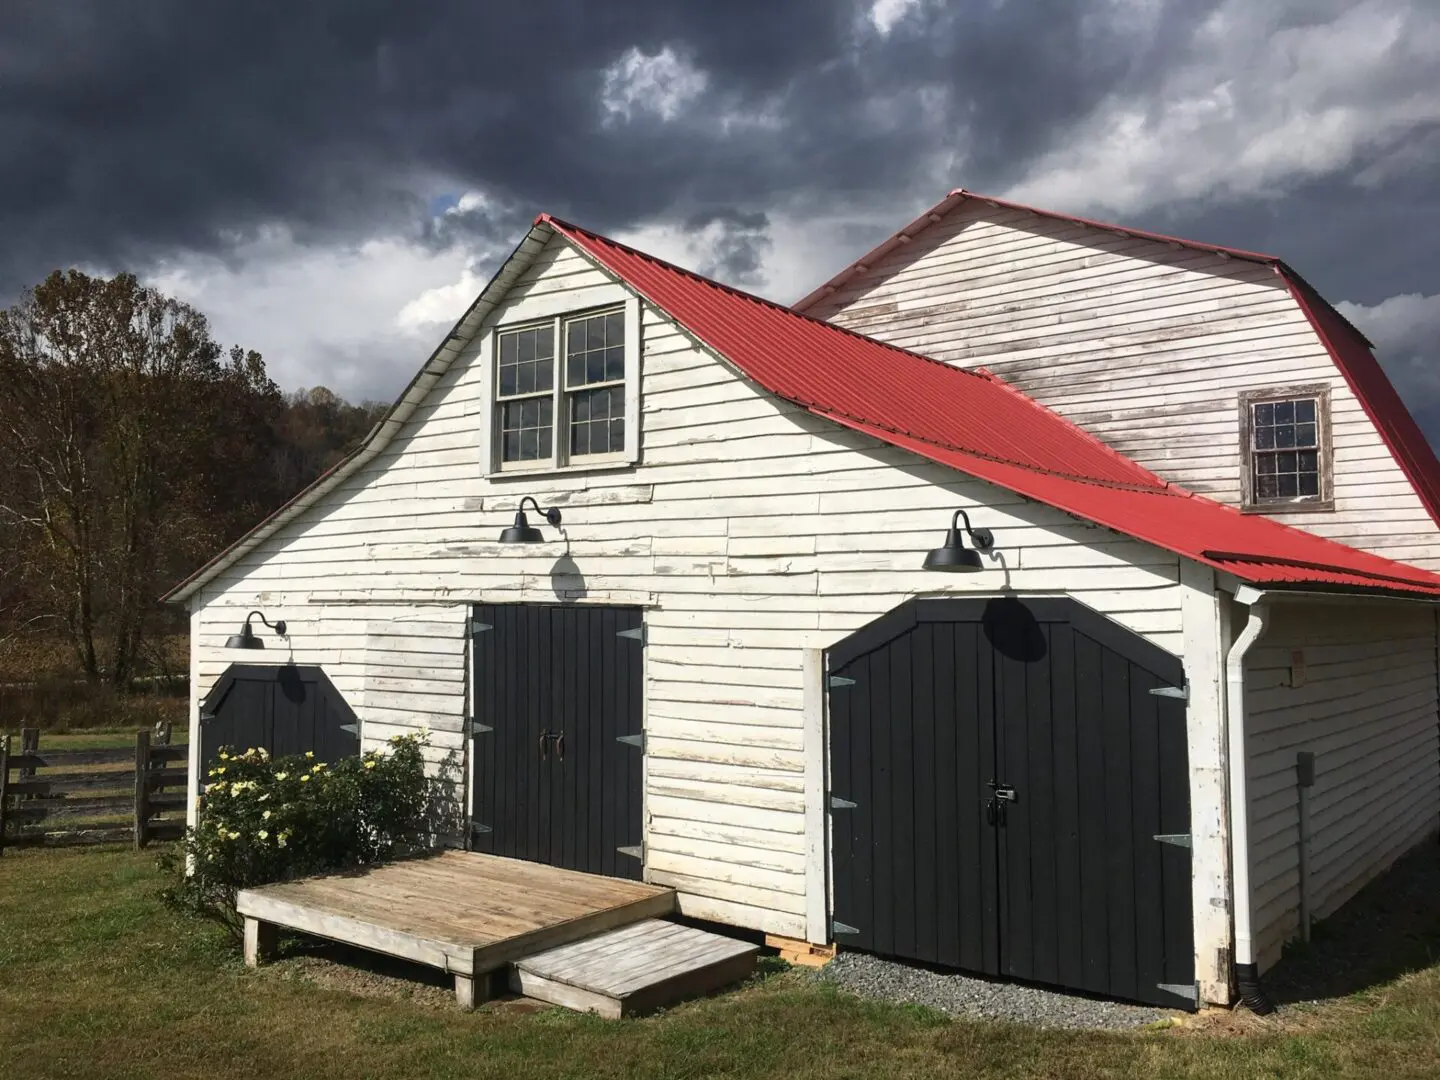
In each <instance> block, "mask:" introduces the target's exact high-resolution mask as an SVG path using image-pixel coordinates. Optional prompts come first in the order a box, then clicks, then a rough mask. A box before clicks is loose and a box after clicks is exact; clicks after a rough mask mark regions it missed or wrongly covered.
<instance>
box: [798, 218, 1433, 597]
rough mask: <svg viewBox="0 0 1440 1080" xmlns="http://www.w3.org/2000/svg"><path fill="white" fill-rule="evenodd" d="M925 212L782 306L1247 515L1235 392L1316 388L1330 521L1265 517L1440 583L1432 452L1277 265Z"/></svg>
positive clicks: (1317, 305) (1118, 232)
mask: <svg viewBox="0 0 1440 1080" xmlns="http://www.w3.org/2000/svg"><path fill="white" fill-rule="evenodd" d="M932 216H933V220H932V219H930V218H922V219H921V221H920V222H918V223H916V224H912V225H911V226H910V227H908V229H907V230H906V231H905V232H904V233H902V234H900V235H902V236H903V235H909V236H910V237H911V238H910V239H909V240H908V241H907V242H904V243H893V242H890V243H887V244H886V245H882V247H881V248H880V249H877V251H876V252H872V253H871V255H870V256H866V257H865V258H864V259H862V260H861V263H860V264H858V265H857V266H855V267H851V268H850V269H849V270H848V271H847V272H846V273H845V274H842V275H840V276H837V278H836V279H833V280H832V283H831V286H829V287H827V288H826V289H820V290H816V292H814V293H812V294H811V295H810V296H808V297H806V298H805V299H804V300H802V301H801V302H800V303H799V304H797V308H798V309H800V310H803V311H805V312H806V313H807V314H811V315H814V316H816V317H819V318H826V319H829V320H831V321H833V322H835V323H837V324H838V325H841V326H845V327H847V328H850V329H853V330H856V331H859V332H860V333H864V334H867V335H869V336H871V337H875V338H878V339H880V340H882V341H886V342H889V343H891V344H895V345H899V346H901V347H903V348H907V349H914V350H915V351H917V352H921V353H925V354H927V355H930V356H934V357H936V358H938V359H942V360H945V361H946V362H948V363H952V364H955V365H957V366H961V367H967V368H979V367H984V368H987V369H989V370H991V371H994V372H995V373H996V374H998V375H1000V376H1001V377H1002V378H1004V379H1005V380H1007V381H1008V382H1010V383H1011V384H1013V385H1014V386H1016V387H1017V388H1018V389H1020V390H1022V391H1024V392H1025V393H1026V394H1028V395H1030V396H1031V397H1033V398H1035V399H1036V400H1037V401H1039V402H1041V403H1042V404H1044V405H1046V406H1048V407H1050V408H1052V409H1054V410H1056V411H1057V412H1059V413H1060V414H1062V415H1063V416H1065V417H1066V418H1068V419H1070V420H1072V421H1074V422H1075V423H1077V424H1079V425H1080V426H1081V427H1083V428H1084V429H1085V430H1087V431H1089V432H1091V433H1092V434H1095V435H1097V436H1099V437H1100V438H1101V439H1103V440H1104V441H1105V442H1106V443H1108V444H1109V445H1110V446H1112V447H1114V448H1115V449H1116V450H1118V451H1119V452H1121V453H1123V454H1125V455H1126V456H1127V457H1130V458H1132V459H1134V460H1135V461H1138V462H1139V463H1141V464H1142V465H1145V466H1147V467H1148V468H1150V469H1152V470H1153V471H1155V472H1156V473H1158V474H1160V475H1161V476H1163V477H1165V478H1166V479H1168V480H1173V481H1175V482H1177V483H1179V484H1182V485H1183V486H1185V487H1186V488H1188V489H1189V490H1191V491H1195V492H1199V493H1202V494H1206V495H1209V496H1210V497H1212V498H1214V499H1217V500H1219V501H1221V502H1224V503H1227V504H1230V505H1239V504H1240V503H1241V500H1242V491H1241V478H1242V473H1243V471H1244V469H1243V466H1242V463H1241V458H1240V443H1241V437H1242V435H1241V405H1240V395H1241V394H1242V393H1244V392H1247V391H1272V390H1284V389H1286V388H1293V387H1301V388H1307V389H1313V388H1315V387H1321V386H1323V387H1325V388H1326V389H1327V390H1328V393H1329V397H1330V412H1331V440H1330V441H1331V445H1332V449H1333V477H1334V487H1333V493H1334V509H1333V510H1331V511H1318V510H1317V511H1302V512H1284V511H1283V510H1281V509H1280V508H1276V509H1275V510H1273V511H1269V516H1271V517H1274V518H1276V519H1277V520H1279V521H1283V522H1285V523H1287V524H1290V525H1294V526H1295V527H1297V528H1300V529H1304V530H1307V531H1309V532H1313V533H1316V534H1317V535H1320V536H1325V537H1328V538H1331V539H1335V540H1339V541H1341V542H1342V543H1345V544H1349V545H1351V546H1354V547H1358V548H1361V549H1364V550H1367V551H1372V552H1375V553H1377V554H1381V555H1385V556H1386V557H1388V558H1393V559H1399V560H1402V561H1405V562H1410V563H1414V564H1416V565H1420V566H1426V567H1429V568H1432V569H1433V568H1436V567H1440V529H1437V526H1436V522H1435V520H1434V518H1433V517H1432V513H1431V509H1427V502H1426V500H1427V498H1428V499H1429V500H1430V502H1431V503H1433V502H1434V495H1433V493H1432V492H1431V491H1430V490H1429V485H1430V482H1431V480H1432V479H1433V477H1434V476H1435V475H1437V473H1440V469H1437V466H1436V464H1435V459H1434V455H1433V453H1431V452H1430V450H1429V447H1428V446H1426V445H1425V444H1424V439H1423V437H1420V436H1418V431H1411V430H1410V429H1413V428H1414V423H1413V421H1411V420H1410V418H1409V417H1408V415H1405V414H1404V408H1403V406H1402V405H1400V403H1399V401H1398V399H1397V398H1395V395H1394V391H1393V390H1392V389H1391V388H1390V387H1389V385H1388V383H1387V382H1386V380H1385V378H1384V375H1383V373H1381V372H1380V370H1379V368H1378V365H1376V364H1375V362H1374V360H1373V357H1371V356H1370V353H1369V349H1368V346H1366V344H1365V343H1364V341H1363V339H1362V338H1360V336H1359V335H1358V334H1357V333H1355V332H1354V330H1353V328H1350V327H1348V325H1346V324H1344V320H1343V319H1340V318H1339V317H1338V316H1334V314H1333V311H1332V310H1331V309H1330V308H1329V306H1328V305H1326V304H1325V302H1324V301H1323V300H1321V299H1320V298H1319V297H1318V296H1316V295H1315V294H1314V293H1313V290H1311V289H1309V286H1308V285H1305V283H1304V282H1302V281H1299V280H1298V278H1295V276H1294V274H1293V271H1290V270H1289V268H1288V267H1285V266H1284V264H1282V263H1280V262H1279V261H1278V260H1276V259H1272V258H1270V257H1269V256H1261V255H1253V254H1252V253H1247V252H1235V253H1230V252H1227V251H1224V250H1222V249H1216V248H1212V247H1208V246H1206V245H1200V244H1190V243H1188V242H1179V241H1167V240H1165V239H1163V238H1155V237H1151V236H1148V235H1137V234H1136V233H1134V232H1131V231H1127V230H1124V229H1121V228H1119V227H1107V226H1100V225H1098V224H1094V223H1086V222H1081V221H1078V220H1076V219H1073V218H1068V217H1065V216H1062V215H1055V214H1050V213H1047V212H1044V211H1040V212H1037V211H1033V210H1030V209H1028V208H1023V207H1017V206H1014V205H1012V204H1007V203H1003V202H999V201H986V200H985V199H983V198H982V197H978V196H974V197H972V196H969V195H968V193H966V194H960V195H952V196H951V197H950V198H949V199H947V200H945V201H944V202H942V203H941V204H939V206H937V207H936V208H934V211H932ZM1307 311H1313V312H1315V313H1316V318H1317V319H1318V320H1319V325H1320V326H1321V327H1322V328H1323V327H1329V329H1330V330H1331V331H1332V333H1331V334H1330V335H1329V336H1330V337H1332V338H1334V339H1335V340H1334V341H1331V342H1327V341H1326V340H1323V339H1322V337H1321V336H1320V333H1319V332H1317V325H1315V324H1312V322H1311V319H1310V318H1309V317H1307ZM1332 324H1333V325H1332ZM1327 344H1329V345H1330V346H1331V347H1334V348H1342V347H1343V348H1344V349H1346V350H1347V351H1348V352H1349V353H1350V354H1352V356H1353V359H1354V362H1355V364H1356V365H1358V368H1357V371H1355V372H1349V373H1347V372H1345V371H1342V370H1341V368H1340V367H1339V366H1337V362H1336V359H1335V357H1333V356H1332V353H1331V352H1330V351H1329V349H1327ZM1361 354H1363V355H1361ZM1347 374H1348V376H1349V377H1347ZM1357 375H1358V376H1359V378H1356V376H1357ZM1357 392H1358V393H1362V394H1366V395H1367V398H1366V400H1365V401H1362V400H1361V398H1360V397H1359V396H1357ZM1382 398H1383V400H1381V399H1382ZM1371 399H1373V400H1371ZM1377 409H1379V410H1381V411H1382V414H1381V415H1380V416H1379V419H1380V421H1381V424H1379V425H1377V412H1376V410H1377ZM1387 416H1389V417H1393V422H1391V423H1388V424H1387V423H1386V419H1385V418H1386V417H1387ZM1382 427H1383V429H1382ZM1392 428H1394V429H1396V430H1391V429H1392ZM1399 428H1404V429H1405V430H1404V431H1399V430H1398V429H1399ZM1417 455H1418V457H1419V458H1420V459H1421V460H1420V461H1419V462H1418V463H1417V462H1414V461H1412V460H1411V458H1413V457H1415V456H1417ZM1432 509H1433V507H1432Z"/></svg>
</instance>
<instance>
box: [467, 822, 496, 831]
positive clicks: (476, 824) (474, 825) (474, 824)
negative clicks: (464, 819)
mask: <svg viewBox="0 0 1440 1080" xmlns="http://www.w3.org/2000/svg"><path fill="white" fill-rule="evenodd" d="M470 831H471V832H472V833H487V832H494V831H495V830H494V829H492V828H491V827H490V826H489V825H481V824H480V823H479V822H478V821H472V822H471V823H470Z"/></svg>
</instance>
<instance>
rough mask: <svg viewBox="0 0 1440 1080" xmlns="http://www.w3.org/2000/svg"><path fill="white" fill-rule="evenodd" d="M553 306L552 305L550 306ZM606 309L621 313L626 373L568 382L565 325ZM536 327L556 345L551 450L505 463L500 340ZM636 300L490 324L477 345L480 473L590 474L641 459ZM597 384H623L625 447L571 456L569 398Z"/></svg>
mask: <svg viewBox="0 0 1440 1080" xmlns="http://www.w3.org/2000/svg"><path fill="white" fill-rule="evenodd" d="M552 310H553V309H552ZM607 312H620V313H621V314H622V315H623V319H624V334H625V341H624V352H625V375H624V379H623V380H610V381H608V382H605V383H596V384H591V385H587V386H577V387H570V386H568V378H567V371H566V368H567V364H566V332H567V331H566V327H567V325H568V324H569V323H570V322H572V321H574V320H578V319H584V318H588V317H592V316H595V315H603V314H606V313H607ZM537 326H550V327H552V328H553V329H552V334H553V341H554V343H555V351H554V362H553V368H552V372H553V375H552V379H551V385H550V395H551V396H550V401H551V402H552V404H551V421H552V434H551V445H550V454H549V456H548V457H542V458H540V459H538V460H532V461H505V460H504V459H503V455H502V454H501V438H502V432H501V426H502V425H501V420H500V414H501V408H502V405H503V402H504V401H505V400H514V399H513V397H508V396H507V397H502V396H501V394H500V338H501V336H502V335H504V334H508V333H512V332H514V331H517V330H526V329H530V328H533V327H537ZM640 344H641V342H640V301H639V298H638V297H634V296H629V297H626V298H624V299H622V300H620V301H618V302H610V303H601V304H593V305H590V306H586V307H578V308H575V309H572V310H564V311H554V313H553V314H551V313H547V314H545V315H544V316H543V317H539V318H526V319H516V320H515V321H513V322H507V323H504V324H501V325H497V326H493V327H491V329H490V330H489V332H488V333H487V334H486V335H485V337H484V339H483V340H482V343H481V356H480V359H481V363H480V367H481V371H482V374H483V377H484V385H485V405H484V413H483V417H484V421H483V428H484V431H483V438H482V444H481V445H482V457H483V460H482V463H481V465H482V471H483V472H484V474H485V475H486V476H489V477H501V476H507V477H508V476H516V475H525V476H534V475H537V474H548V473H570V472H589V471H593V470H598V469H617V468H627V467H629V466H632V465H634V464H635V463H636V462H637V461H638V460H639V457H640V356H641V349H640ZM602 386H609V387H614V386H623V387H624V399H625V413H624V421H625V447H624V449H623V450H619V451H611V452H607V453H601V454H584V455H576V456H573V457H572V456H571V454H570V407H571V400H572V398H573V397H574V396H575V395H576V394H578V393H582V392H584V391H585V390H591V389H597V388H600V387H602Z"/></svg>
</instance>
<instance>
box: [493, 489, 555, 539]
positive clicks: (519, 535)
mask: <svg viewBox="0 0 1440 1080" xmlns="http://www.w3.org/2000/svg"><path fill="white" fill-rule="evenodd" d="M527 502H528V503H529V504H530V505H531V506H533V507H534V508H535V512H536V513H537V514H540V515H541V516H543V517H544V518H545V520H546V521H548V522H549V523H550V524H551V525H559V524H560V511H559V510H557V509H555V507H553V506H552V507H551V508H550V509H549V510H542V509H540V504H539V503H537V502H536V501H535V499H534V498H533V497H532V496H530V495H526V496H525V497H524V498H523V499H521V500H520V505H519V507H517V508H516V510H515V524H514V525H511V526H510V528H508V529H506V530H505V531H504V532H502V533H501V534H500V543H502V544H542V543H544V542H545V534H544V533H542V532H541V531H540V530H539V529H537V528H535V527H534V526H533V525H531V524H530V522H529V520H528V519H527V518H526V517H525V504H526V503H527Z"/></svg>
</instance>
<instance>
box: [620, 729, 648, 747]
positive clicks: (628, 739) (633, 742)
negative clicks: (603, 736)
mask: <svg viewBox="0 0 1440 1080" xmlns="http://www.w3.org/2000/svg"><path fill="white" fill-rule="evenodd" d="M615 741H616V742H619V743H624V744H625V745H626V746H638V747H639V748H640V749H641V750H644V749H645V733H644V732H643V731H642V732H640V734H639V735H616V736H615Z"/></svg>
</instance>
